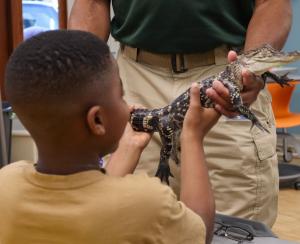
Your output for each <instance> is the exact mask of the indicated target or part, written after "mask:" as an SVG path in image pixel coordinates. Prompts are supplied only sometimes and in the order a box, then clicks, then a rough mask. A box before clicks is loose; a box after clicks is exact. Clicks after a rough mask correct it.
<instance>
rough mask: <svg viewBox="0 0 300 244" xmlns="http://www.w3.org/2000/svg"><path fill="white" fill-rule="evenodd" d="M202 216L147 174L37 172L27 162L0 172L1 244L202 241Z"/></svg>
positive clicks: (203, 230) (18, 163)
mask: <svg viewBox="0 0 300 244" xmlns="http://www.w3.org/2000/svg"><path fill="white" fill-rule="evenodd" d="M204 240H205V226H204V224H203V222H202V220H201V218H200V217H199V216H198V215H196V214H195V213H194V212H192V211H191V210H190V209H188V208H187V207H186V206H185V205H184V204H183V203H182V202H180V201H177V200H176V196H175V195H174V193H173V192H172V190H171V189H170V188H169V187H167V186H164V185H162V184H161V183H160V182H159V180H158V179H156V178H150V177H148V176H146V175H128V176H126V177H122V178H117V177H111V176H107V175H104V174H103V173H102V172H100V171H97V170H89V171H84V172H80V173H76V174H72V175H64V176H62V175H48V174H41V173H38V172H37V171H36V170H35V168H34V167H33V165H32V164H31V163H29V162H25V161H21V162H17V163H13V164H10V165H8V166H6V167H4V168H2V169H1V170H0V243H1V244H13V243H17V244H21V243H22V244H29V243H30V244H35V243H38V244H44V243H49V244H50V243H51V244H60V243H64V244H65V243H70V244H77V243H84V244H94V243H105V244H114V243H116V244H122V243H124V244H129V243H138V244H141V243H159V244H162V243H172V244H175V243H180V244H182V243H187V244H192V243H197V244H198V243H204V242H205V241H204Z"/></svg>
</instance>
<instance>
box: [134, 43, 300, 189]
mask: <svg viewBox="0 0 300 244" xmlns="http://www.w3.org/2000/svg"><path fill="white" fill-rule="evenodd" d="M299 59H300V52H298V51H294V52H290V53H284V52H280V51H278V50H275V49H274V48H272V47H271V46H270V45H268V44H266V45H263V46H262V47H260V48H257V49H253V50H250V51H248V52H245V53H243V54H241V55H239V56H238V57H237V60H236V61H234V62H232V63H230V64H228V65H227V66H226V67H225V69H224V71H222V72H220V73H219V74H218V75H216V76H211V77H209V78H207V79H204V80H202V81H199V82H198V84H199V86H200V100H201V101H200V102H201V104H202V106H203V107H205V108H211V107H214V103H213V102H212V100H211V99H210V98H209V97H208V96H207V95H206V90H207V89H208V88H210V87H212V83H213V81H214V80H219V81H221V82H222V83H223V84H224V86H225V87H226V88H227V89H228V91H229V96H230V99H231V103H232V105H233V108H234V109H235V110H236V111H237V112H238V113H240V114H241V115H243V116H244V117H245V118H247V119H249V120H251V122H252V126H253V125H254V126H257V127H258V128H260V129H261V130H264V131H267V132H268V130H267V129H266V128H264V127H263V125H262V124H261V123H260V121H258V119H257V118H256V116H255V115H254V114H253V113H252V112H251V111H250V110H249V108H248V107H246V106H245V105H243V102H242V99H241V96H240V91H241V90H242V89H243V86H242V82H241V80H242V76H241V73H242V69H243V68H246V69H248V70H249V71H250V72H252V73H254V74H255V75H256V76H261V78H262V79H263V80H264V81H266V79H267V78H271V79H273V80H274V81H276V82H277V83H279V84H280V85H281V86H283V85H288V83H287V82H288V81H289V79H288V78H287V76H286V75H284V76H281V77H278V76H276V75H275V74H273V73H271V72H269V69H270V68H272V67H276V66H279V65H284V64H287V63H291V62H294V61H296V60H299ZM189 101H190V92H189V89H187V90H186V91H185V92H184V93H182V94H181V95H180V96H179V97H177V98H176V99H175V100H174V101H173V102H172V103H171V104H170V105H168V106H166V107H163V108H160V109H153V110H150V109H136V110H134V111H133V112H132V114H131V125H132V127H133V129H134V130H136V131H145V132H151V133H152V132H158V133H159V135H160V138H161V141H162V148H161V151H160V161H159V167H158V169H157V172H156V176H158V177H159V178H160V179H161V180H162V181H165V182H167V183H169V180H168V178H169V176H172V174H171V172H170V167H169V159H170V158H172V159H173V160H174V161H175V163H177V164H179V159H178V148H179V135H180V133H181V129H182V125H183V120H184V116H185V114H186V112H187V110H188V107H189Z"/></svg>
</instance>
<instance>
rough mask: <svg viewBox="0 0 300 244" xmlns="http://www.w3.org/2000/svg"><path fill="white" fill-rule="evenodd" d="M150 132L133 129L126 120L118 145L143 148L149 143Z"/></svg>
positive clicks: (136, 148)
mask: <svg viewBox="0 0 300 244" xmlns="http://www.w3.org/2000/svg"><path fill="white" fill-rule="evenodd" d="M151 137H152V134H150V133H146V132H140V131H135V130H133V129H132V126H131V124H130V123H129V122H128V123H127V125H126V127H125V130H124V133H123V135H122V137H121V139H120V142H119V147H130V148H132V149H134V150H141V151H142V150H143V149H144V148H145V147H146V146H147V145H148V143H149V141H150V139H151Z"/></svg>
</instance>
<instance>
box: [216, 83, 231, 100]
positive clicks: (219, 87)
mask: <svg viewBox="0 0 300 244" xmlns="http://www.w3.org/2000/svg"><path fill="white" fill-rule="evenodd" d="M212 88H213V89H214V90H215V91H216V92H217V93H218V95H219V96H220V97H222V98H223V99H224V100H225V101H228V102H230V97H229V90H228V89H227V88H226V87H225V86H224V85H223V84H222V83H221V82H220V81H218V80H215V81H214V82H213V84H212Z"/></svg>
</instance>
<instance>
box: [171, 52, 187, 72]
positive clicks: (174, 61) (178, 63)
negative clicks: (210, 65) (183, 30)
mask: <svg viewBox="0 0 300 244" xmlns="http://www.w3.org/2000/svg"><path fill="white" fill-rule="evenodd" d="M171 66H172V70H173V72H174V73H176V74H180V73H184V72H186V71H187V70H188V68H187V66H186V62H185V56H184V55H183V54H172V55H171Z"/></svg>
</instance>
